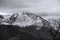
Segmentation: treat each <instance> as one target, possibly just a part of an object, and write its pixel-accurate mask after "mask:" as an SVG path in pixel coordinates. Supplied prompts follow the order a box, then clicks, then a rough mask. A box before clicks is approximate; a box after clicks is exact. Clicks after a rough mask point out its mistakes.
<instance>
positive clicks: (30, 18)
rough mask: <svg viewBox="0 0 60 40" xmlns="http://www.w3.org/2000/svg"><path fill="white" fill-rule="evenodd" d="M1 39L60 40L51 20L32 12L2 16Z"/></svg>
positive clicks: (0, 21) (59, 35)
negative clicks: (7, 16)
mask: <svg viewBox="0 0 60 40" xmlns="http://www.w3.org/2000/svg"><path fill="white" fill-rule="evenodd" d="M0 24H1V25H0V40H60V32H59V31H58V30H55V29H53V28H52V26H51V24H50V22H49V21H47V20H45V19H44V18H42V17H41V16H38V15H35V14H32V13H30V12H23V13H22V14H19V13H15V14H13V15H11V16H10V17H9V18H4V16H2V17H0Z"/></svg>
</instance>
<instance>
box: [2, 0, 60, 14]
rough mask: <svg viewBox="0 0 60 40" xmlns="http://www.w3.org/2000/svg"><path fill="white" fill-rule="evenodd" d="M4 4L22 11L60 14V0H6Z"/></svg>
mask: <svg viewBox="0 0 60 40" xmlns="http://www.w3.org/2000/svg"><path fill="white" fill-rule="evenodd" d="M2 4H3V5H4V6H6V7H12V8H14V7H15V8H17V9H18V10H22V11H29V12H35V13H38V12H47V13H55V14H56V13H58V14H59V13H60V0H4V2H2Z"/></svg>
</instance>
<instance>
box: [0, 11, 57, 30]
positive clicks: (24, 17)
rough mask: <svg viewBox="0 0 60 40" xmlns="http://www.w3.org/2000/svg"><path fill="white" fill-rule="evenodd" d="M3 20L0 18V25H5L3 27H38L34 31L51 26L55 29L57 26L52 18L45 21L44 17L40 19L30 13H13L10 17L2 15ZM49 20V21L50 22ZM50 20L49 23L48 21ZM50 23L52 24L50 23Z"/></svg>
mask: <svg viewBox="0 0 60 40" xmlns="http://www.w3.org/2000/svg"><path fill="white" fill-rule="evenodd" d="M2 16H3V17H4V19H2V18H1V20H0V24H5V25H17V26H20V27H26V26H28V27H29V26H31V25H34V26H38V27H37V28H36V29H37V30H38V29H40V28H41V27H48V28H50V26H53V27H52V28H53V29H55V30H56V29H57V28H58V27H55V26H57V25H58V24H56V22H54V20H53V18H52V19H51V18H50V17H49V19H48V20H47V19H46V18H45V17H41V16H38V15H35V14H33V13H30V12H22V13H21V14H20V13H14V14H12V15H2ZM50 19H51V20H50ZM49 20H50V21H49ZM51 21H52V22H51Z"/></svg>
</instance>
